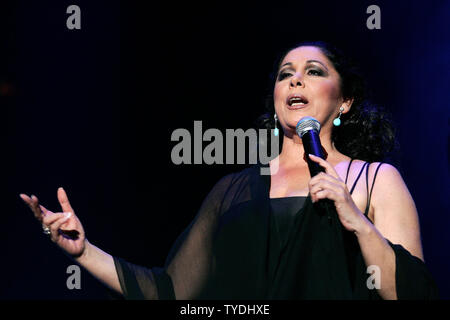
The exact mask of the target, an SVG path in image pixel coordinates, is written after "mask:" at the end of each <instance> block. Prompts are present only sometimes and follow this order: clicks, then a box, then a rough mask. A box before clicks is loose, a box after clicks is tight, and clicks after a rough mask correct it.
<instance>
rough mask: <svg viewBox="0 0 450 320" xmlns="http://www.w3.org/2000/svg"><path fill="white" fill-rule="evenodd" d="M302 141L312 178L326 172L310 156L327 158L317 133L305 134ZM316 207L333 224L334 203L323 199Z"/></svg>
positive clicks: (312, 131)
mask: <svg viewBox="0 0 450 320" xmlns="http://www.w3.org/2000/svg"><path fill="white" fill-rule="evenodd" d="M302 141H303V147H304V149H305V153H306V155H305V158H306V162H307V163H308V167H309V172H310V174H311V178H312V177H314V176H315V175H316V174H318V173H319V172H325V168H323V167H321V166H320V165H319V164H318V163H317V162H314V161H312V160H311V159H310V158H309V156H308V154H309V153H310V154H313V155H315V156H318V157H320V158H322V159H324V158H325V155H324V154H323V151H322V145H321V144H320V138H319V134H318V133H317V131H314V130H308V131H307V132H305V133H304V134H303V136H302ZM316 206H317V207H318V208H320V210H321V211H322V212H324V213H325V214H326V215H327V216H328V220H329V222H330V223H331V213H332V210H333V207H334V204H333V202H332V201H331V200H329V199H322V200H320V201H319V202H318V203H317V204H316Z"/></svg>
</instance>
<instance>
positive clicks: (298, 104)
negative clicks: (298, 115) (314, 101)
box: [286, 93, 308, 110]
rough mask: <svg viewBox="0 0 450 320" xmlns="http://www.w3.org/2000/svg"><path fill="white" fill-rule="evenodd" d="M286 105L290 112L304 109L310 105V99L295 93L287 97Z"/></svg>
mask: <svg viewBox="0 0 450 320" xmlns="http://www.w3.org/2000/svg"><path fill="white" fill-rule="evenodd" d="M286 104H287V105H288V109H290V110H298V109H303V108H304V107H305V106H306V105H307V104H308V99H306V97H305V96H303V95H301V94H300V93H294V94H290V95H289V96H288V97H287V99H286Z"/></svg>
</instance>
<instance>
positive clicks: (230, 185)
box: [114, 159, 438, 300]
mask: <svg viewBox="0 0 450 320" xmlns="http://www.w3.org/2000/svg"><path fill="white" fill-rule="evenodd" d="M352 161H353V159H352ZM352 161H351V162H350V164H349V168H350V166H351V163H352ZM262 167H267V165H266V166H263V165H254V166H252V167H250V168H248V169H245V170H243V171H241V172H238V173H233V174H230V175H227V176H225V177H223V178H222V179H221V180H220V181H219V182H218V183H217V184H216V185H215V186H214V188H213V189H212V190H211V191H210V193H209V194H208V196H207V197H206V198H205V200H204V201H203V203H202V205H201V207H200V210H199V212H198V213H197V215H196V217H195V219H194V220H193V221H192V223H191V224H190V225H189V226H188V227H187V228H186V230H185V231H184V232H183V233H182V234H181V235H180V236H179V237H178V239H177V240H176V242H175V243H174V245H173V247H172V249H171V251H170V253H169V255H168V257H167V260H166V263H165V265H164V267H162V268H156V267H154V268H146V267H143V266H137V265H134V264H132V263H129V262H127V261H125V260H123V259H121V258H118V257H114V262H115V266H116V270H117V273H118V277H119V280H120V284H121V288H122V291H123V293H124V297H125V298H126V299H175V298H176V299H211V300H215V299H230V300H231V299H249V300H251V299H274V300H275V299H380V296H379V295H378V293H377V290H376V289H372V290H371V289H369V288H368V286H367V284H366V282H367V278H368V277H369V274H367V273H366V265H365V263H364V260H363V257H362V254H361V250H360V248H359V244H358V241H357V239H356V236H355V235H354V234H353V233H351V232H348V231H346V230H345V229H344V228H343V227H342V225H341V223H340V221H339V219H338V217H337V213H336V211H335V209H334V207H332V210H331V211H330V210H329V211H325V210H323V209H322V208H321V207H319V206H318V204H317V203H316V204H313V203H312V202H311V198H310V197H309V196H308V197H290V198H278V199H269V191H270V176H267V175H261V174H260V170H261V168H262ZM368 167H369V164H368V163H365V164H364V166H363V167H362V169H361V171H360V172H359V175H358V177H357V179H356V180H355V182H354V184H353V186H352V188H351V189H350V193H352V192H353V190H354V188H355V186H356V184H357V182H358V180H359V178H360V176H361V174H362V173H363V170H364V168H366V187H367V191H368V192H367V194H368V200H367V206H366V210H365V215H366V216H367V213H368V209H369V203H370V196H371V193H372V189H373V184H374V183H375V177H376V174H377V172H378V169H379V166H378V167H377V169H376V173H375V176H374V179H373V182H372V188H371V190H370V193H369V186H368ZM348 172H349V169H347V176H346V180H345V182H346V183H347V178H348ZM388 243H389V244H390V245H391V247H392V248H393V250H394V252H395V256H396V275H395V276H396V289H397V296H398V298H399V299H436V298H438V293H437V287H436V284H435V282H434V280H433V279H432V277H431V275H430V274H429V272H428V270H427V268H426V266H425V264H424V263H423V262H422V261H421V260H420V259H419V258H417V257H415V256H413V255H411V254H410V253H409V252H408V251H407V250H406V249H404V248H403V247H402V246H401V245H398V244H392V243H391V242H389V240H388Z"/></svg>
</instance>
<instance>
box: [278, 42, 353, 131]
mask: <svg viewBox="0 0 450 320" xmlns="http://www.w3.org/2000/svg"><path fill="white" fill-rule="evenodd" d="M273 97H274V104H275V112H276V113H277V116H278V120H279V121H280V123H281V126H282V127H283V129H284V132H285V134H286V135H292V134H294V133H295V127H296V125H297V122H298V120H300V119H301V118H303V117H305V116H310V117H314V118H315V119H317V120H318V121H319V122H320V123H321V127H322V128H325V127H327V126H328V127H329V126H331V125H332V122H333V119H334V118H336V117H337V116H338V114H339V108H340V107H341V106H344V108H345V111H343V113H345V112H347V111H348V108H349V107H350V105H348V104H343V99H342V95H341V89H340V76H339V74H338V73H337V71H336V70H335V68H334V67H333V65H332V63H331V62H330V61H329V60H328V58H327V57H326V56H325V55H324V54H323V53H322V51H321V50H320V49H319V48H317V47H313V46H304V47H298V48H295V49H293V50H291V51H289V52H288V54H287V55H286V56H285V57H284V59H283V61H282V62H281V64H280V67H279V70H278V74H277V80H276V82H275V88H274V95H273Z"/></svg>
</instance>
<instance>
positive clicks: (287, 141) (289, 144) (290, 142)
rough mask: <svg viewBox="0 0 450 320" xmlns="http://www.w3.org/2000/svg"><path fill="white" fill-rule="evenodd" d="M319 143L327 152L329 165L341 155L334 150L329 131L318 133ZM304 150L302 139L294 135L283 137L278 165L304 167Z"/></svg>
mask: <svg viewBox="0 0 450 320" xmlns="http://www.w3.org/2000/svg"><path fill="white" fill-rule="evenodd" d="M319 137H320V143H321V144H322V147H323V148H324V149H325V151H326V152H327V154H328V156H327V159H326V160H327V161H328V162H330V163H334V162H336V163H337V162H339V161H336V160H337V159H338V158H340V156H342V154H341V153H340V152H339V151H338V150H337V149H336V148H335V146H334V143H332V142H331V130H326V128H323V130H321V131H320V134H319ZM304 156H305V149H304V147H303V142H302V139H301V138H300V137H299V136H298V135H297V134H296V133H295V132H293V133H288V134H285V135H284V139H283V146H282V151H281V153H280V156H279V161H280V165H281V166H283V167H305V166H308V163H307V162H306V161H305V159H304V158H305V157H304Z"/></svg>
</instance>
